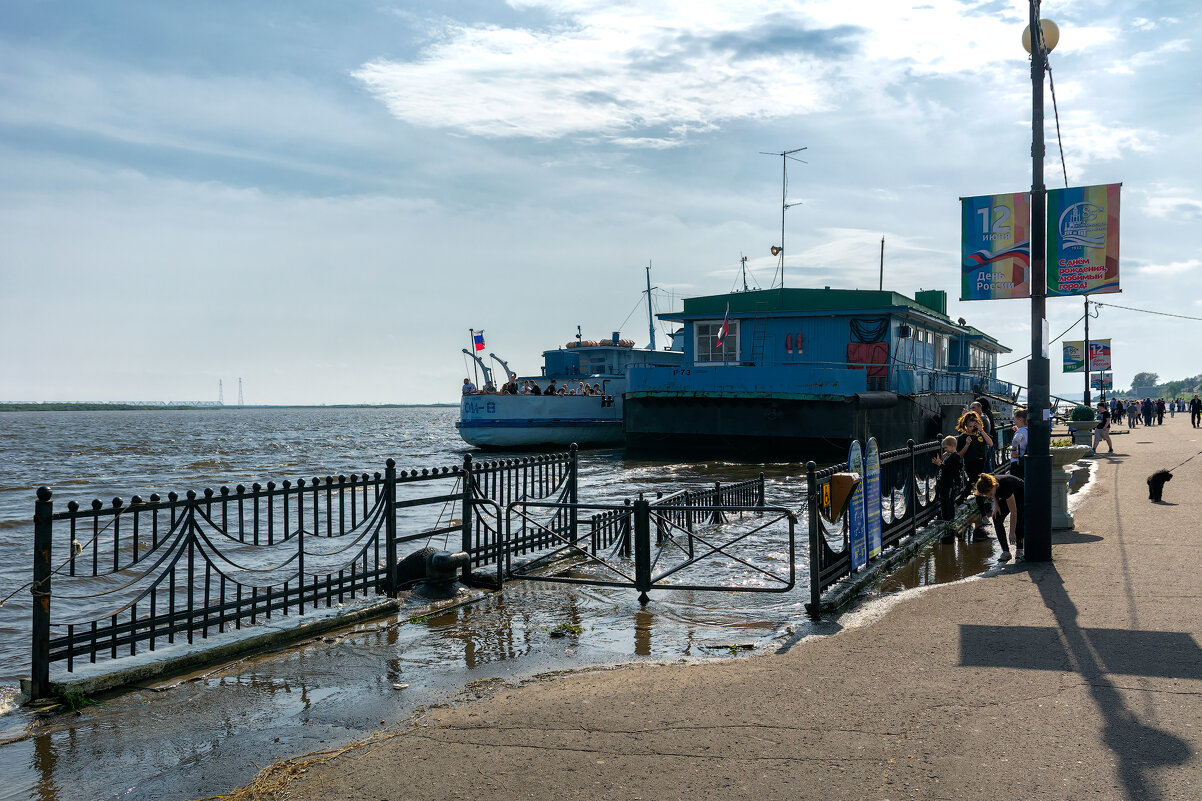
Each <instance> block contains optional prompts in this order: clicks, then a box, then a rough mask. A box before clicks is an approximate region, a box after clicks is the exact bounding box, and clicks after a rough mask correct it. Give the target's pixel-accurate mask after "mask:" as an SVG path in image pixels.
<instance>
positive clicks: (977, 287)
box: [960, 192, 1031, 300]
mask: <svg viewBox="0 0 1202 801" xmlns="http://www.w3.org/2000/svg"><path fill="white" fill-rule="evenodd" d="M1030 266H1031V196H1030V194H1029V193H1027V192H1014V193H1012V194H1006V195H981V196H979V197H964V198H960V300H994V299H997V298H1029V297H1031V270H1030Z"/></svg>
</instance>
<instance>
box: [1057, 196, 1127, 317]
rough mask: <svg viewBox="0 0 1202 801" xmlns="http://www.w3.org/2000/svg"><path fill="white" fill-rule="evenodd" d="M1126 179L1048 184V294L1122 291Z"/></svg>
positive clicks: (1086, 293) (1088, 293) (1092, 293)
mask: <svg viewBox="0 0 1202 801" xmlns="http://www.w3.org/2000/svg"><path fill="white" fill-rule="evenodd" d="M1121 187H1122V184H1100V185H1098V186H1075V187H1069V188H1067V189H1050V190H1048V194H1047V198H1048V250H1047V254H1048V297H1056V296H1063V295H1094V294H1104V293H1108V292H1121V291H1122V290H1121V289H1119V190H1120V188H1121Z"/></svg>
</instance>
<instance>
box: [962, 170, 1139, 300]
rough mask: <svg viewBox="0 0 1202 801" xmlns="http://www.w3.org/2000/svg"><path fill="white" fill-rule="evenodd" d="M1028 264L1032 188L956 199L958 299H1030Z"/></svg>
mask: <svg viewBox="0 0 1202 801" xmlns="http://www.w3.org/2000/svg"><path fill="white" fill-rule="evenodd" d="M1116 208H1117V207H1116ZM1030 268H1031V195H1030V193H1028V192H1013V193H1009V194H1003V195H980V196H978V197H965V198H960V300H995V299H999V298H1029V297H1031V269H1030Z"/></svg>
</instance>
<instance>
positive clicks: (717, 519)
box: [710, 481, 725, 523]
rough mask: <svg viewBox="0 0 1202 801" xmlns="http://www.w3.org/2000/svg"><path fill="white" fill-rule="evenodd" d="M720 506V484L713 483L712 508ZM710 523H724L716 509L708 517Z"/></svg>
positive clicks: (719, 482)
mask: <svg viewBox="0 0 1202 801" xmlns="http://www.w3.org/2000/svg"><path fill="white" fill-rule="evenodd" d="M721 505H722V482H721V481H715V482H714V506H721ZM710 522H711V523H723V522H725V521H724V520H723V518H722V513H721V512H719V511H718V510H717V509H715V510H714V511H713V513H711V515H710Z"/></svg>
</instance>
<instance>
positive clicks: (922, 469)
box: [805, 423, 1013, 618]
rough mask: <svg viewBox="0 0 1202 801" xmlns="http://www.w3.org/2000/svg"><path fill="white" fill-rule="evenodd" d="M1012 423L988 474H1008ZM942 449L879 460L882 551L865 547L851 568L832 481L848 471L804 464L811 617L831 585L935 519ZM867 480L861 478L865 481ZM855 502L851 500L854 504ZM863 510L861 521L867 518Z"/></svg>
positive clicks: (846, 528)
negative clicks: (862, 557)
mask: <svg viewBox="0 0 1202 801" xmlns="http://www.w3.org/2000/svg"><path fill="white" fill-rule="evenodd" d="M1012 429H1013V426H1012V424H1010V423H1002V424H999V425H998V427H997V431H996V438H995V443H996V445H995V447H994V448H992V449H991V450H990V453H989V456H988V461H987V468H988V469H989V470H990V471H991V472H993V473H995V474H1001V473H1006V472H1008V471H1009V467H1010V461H1009V458H1008V456H1007V454H1006V450H1005V444H1008V442H1009V440H1010V438H1011V435H1012ZM941 449H942V445H941V443H940V441H939V440H932V441H930V442H924V443H921V444H919V443H915V442H914V441H913V440H911V441H910V442H909V443H908V444H907V446H906V447H905V448H898V449H896V450H891V451H885V452H884V453H882V454H881V457H880V463H881V473H880V487H881V503H880V505H881V508H880V510H879V513H880V525H881V539H880V551H879V552H876V551H875V549H874V548H873V547H872V546H873V545H874V543H868V548H867V557H868V558H867V561H866V563H865V564H862V565H860V566H858V567H853V562H852V547H851V541H850V540H851V536H850V535H851V531H850V514H849V513H848V512H847V511H843V512H842V513H841V514H840V515H838V516H835V511H834V509H833V507H832V504H833V503H835V502H836V499H835V498H834V497H833V496H832V491H831V481H832V478H833V477H834V475H835V474H837V473H844V472H847V470H848V464H847V463H846V462H843V463H841V464H835V465H831V466H829V467H826V468H823V469H822V470H819V469H818V467H817V465H816V464H815V463H814V462H808V463H807V464H806V483H807V491H806V510H805V511H806V514H807V517H808V524H809V535H810V543H809V545H810V601H809V603H807V604H806V608H807V610H808V611H809V613H810V614H811V616H813V617H815V618H817V617H818V616H819V615H820V614H821V609H822V594H823V593H824V592H825V591H826V590H827V589H829V588H830V587H831V586H833V585H834V584H836V583H838V582H840V581H842V580H843V579H844V578H846V577H848V576H850V575H852V574H853V573H856V572H858V571H860V570H870V569H872V567H873V563H874V562H875V561H876V560H878V559H880V558H882V557H884V556H887V555H888V552H889V551H890V550H891V549H894V548H897V547H899V546H900V545H901V544H903V542H905V541H906V540H907V539H908V538H909V537H912V536H914V535H915V534H917V532H918V530H919V529H920V528H922V527H923V526H925V525H926V524H927V523H929V522H930V521H931V520H933V519H934V518H935V516H936V515H937V514H938V511H939V510H938V506H939V504H938V499H937V498H936V494H935V481H936V479H937V477H938V469H939V468H938V466H937V465H936V464H935V463H934V462H933V457H934V456H935V455H937V454H938V453H939V452H940V450H941ZM864 478H865V477H863V476H861V479H862V480H863V479H864ZM853 502H854V500H853ZM871 516H872V515H871V511H870V510H867V509H866V510H865V520H866V521H867V520H868V519H870V518H871Z"/></svg>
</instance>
